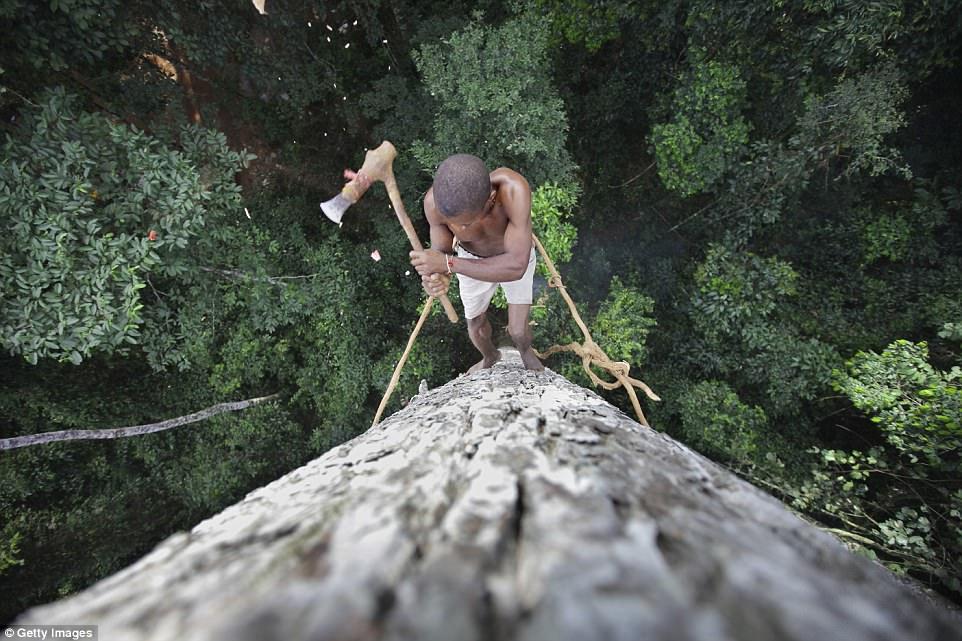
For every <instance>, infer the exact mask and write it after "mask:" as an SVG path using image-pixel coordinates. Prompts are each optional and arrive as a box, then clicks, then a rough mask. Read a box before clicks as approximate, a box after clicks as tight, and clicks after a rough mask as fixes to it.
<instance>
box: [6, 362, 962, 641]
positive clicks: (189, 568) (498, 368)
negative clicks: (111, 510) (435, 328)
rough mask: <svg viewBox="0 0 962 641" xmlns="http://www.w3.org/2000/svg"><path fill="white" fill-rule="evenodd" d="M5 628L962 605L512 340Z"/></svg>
mask: <svg viewBox="0 0 962 641" xmlns="http://www.w3.org/2000/svg"><path fill="white" fill-rule="evenodd" d="M17 623H35V624H52V623H71V624H83V623H86V624H98V625H99V626H100V630H99V631H100V638H101V639H104V640H109V641H114V640H115V639H171V640H174V639H176V640H178V641H180V640H185V639H230V640H232V641H233V640H242V641H243V640H251V641H269V640H272V639H277V640H285V641H286V640H300V639H304V640H307V639H311V640H317V639H338V640H362V639H363V640H367V639H372V640H373V639H398V640H401V639H412V640H413V639H418V640H430V639H439V640H445V641H457V640H462V639H463V640H475V639H477V640H480V639H523V640H531V641H563V640H566V639H571V640H572V641H575V640H576V641H588V640H592V639H624V640H625V641H638V640H639V639H671V640H685V639H704V640H705V641H721V640H724V639H779V640H785V639H812V640H813V641H816V640H817V641H824V640H826V639H845V640H846V641H857V640H859V639H893V640H894V639H899V640H904V639H913V640H918V641H922V640H926V639H931V640H933V641H934V640H936V639H938V640H939V641H946V640H949V639H962V624H960V620H959V618H958V617H957V615H956V614H954V613H951V612H949V611H948V610H944V609H941V608H939V607H937V606H936V605H934V604H933V603H932V602H930V601H929V600H928V599H926V598H923V597H922V596H920V595H919V594H918V593H916V592H915V591H913V590H910V589H909V588H908V587H906V586H904V585H903V584H902V583H901V582H900V581H898V580H897V579H896V578H895V577H894V576H893V575H892V574H891V573H889V572H888V571H887V570H885V569H884V568H882V567H881V566H879V565H877V564H875V563H873V562H872V561H869V560H868V559H866V558H863V557H860V556H856V555H854V554H852V553H850V552H849V551H848V550H847V549H846V548H845V547H844V546H843V545H842V544H841V543H839V542H838V541H837V540H836V539H835V538H833V537H832V536H831V535H829V534H827V533H825V532H822V531H820V530H818V529H817V528H815V527H813V526H811V525H809V524H808V523H806V522H805V521H804V520H802V519H800V518H798V517H797V516H795V515H793V514H792V513H791V512H789V511H788V510H787V509H786V508H785V506H784V505H782V504H781V503H780V502H779V501H777V500H775V499H773V498H772V497H771V496H769V495H767V494H765V493H764V492H762V491H760V490H758V489H756V488H755V487H753V486H751V485H750V484H748V483H746V482H744V481H742V480H740V479H738V478H737V477H735V476H733V475H732V474H731V473H729V472H727V471H726V470H724V469H722V468H720V467H719V466H717V465H715V464H714V463H712V462H711V461H709V460H707V459H705V458H704V457H702V456H700V455H699V454H697V453H695V452H693V451H691V450H689V449H688V448H686V447H684V446H683V445H681V444H679V443H678V442H676V441H674V440H672V439H671V438H669V437H667V436H665V435H663V434H661V433H659V432H657V431H654V430H652V429H649V428H645V427H642V426H640V425H639V424H638V423H636V422H635V421H634V420H632V419H630V418H628V417H627V416H625V415H624V414H623V413H622V412H620V411H619V410H617V409H616V408H614V407H613V406H611V405H609V404H608V403H606V402H605V401H604V400H602V399H601V398H600V397H598V396H597V395H596V394H594V393H593V392H590V391H588V390H585V389H583V388H581V387H578V386H575V385H573V384H571V383H569V382H568V381H567V380H565V379H564V378H562V377H561V376H559V375H557V374H555V373H553V372H551V371H545V372H543V373H534V372H528V371H525V370H524V369H522V368H521V365H520V360H519V359H518V356H517V352H505V359H504V360H503V361H502V362H501V363H499V364H497V365H495V367H494V368H492V369H491V370H487V371H483V372H480V373H478V374H474V375H472V376H466V377H460V378H458V379H455V380H453V381H451V382H450V383H448V384H447V385H445V386H443V387H441V388H438V389H435V390H431V391H428V392H425V393H422V394H420V395H418V396H417V397H415V398H414V399H413V400H412V402H411V403H410V404H409V405H408V406H407V407H406V408H405V409H404V410H402V411H400V412H398V413H397V414H395V415H394V416H391V417H390V418H388V419H387V420H385V421H384V422H382V423H380V424H379V425H377V426H376V427H373V428H371V429H370V430H368V431H367V432H366V433H365V434H363V435H361V436H359V437H357V438H355V439H354V440H352V441H350V442H349V443H346V444H344V445H341V446H340V447H337V448H334V449H333V450H331V451H329V452H327V453H326V454H324V455H323V456H321V457H320V458H317V459H315V460H314V461H312V462H311V463H309V464H307V465H305V466H304V467H302V468H300V469H298V470H295V471H293V472H291V473H290V474H288V475H286V476H284V477H283V478H280V479H278V480H277V481H274V482H273V483H271V484H269V485H267V486H265V487H263V488H260V489H258V490H256V491H254V492H251V493H250V494H249V495H248V496H247V497H246V498H244V499H243V500H242V501H240V502H239V503H237V504H236V505H233V506H231V507H229V508H228V509H226V510H224V511H223V512H221V513H220V514H218V515H216V516H214V517H212V518H210V519H208V520H206V521H204V522H202V523H200V524H199V525H197V526H196V527H195V528H194V529H193V530H191V531H190V532H189V533H178V534H175V535H173V536H171V537H170V538H168V539H167V540H165V541H163V542H162V543H161V544H159V545H158V546H157V547H156V548H155V549H154V550H153V551H152V552H151V553H150V554H148V555H147V556H145V557H144V558H143V559H141V560H140V561H138V562H137V563H135V564H134V565H132V566H131V567H129V568H127V569H125V570H123V571H121V572H119V573H117V574H115V575H114V576H111V577H108V578H106V579H104V580H103V581H101V582H99V583H97V584H96V585H94V586H92V587H91V588H89V589H87V590H85V591H84V592H81V593H79V594H77V595H75V596H72V597H69V598H67V599H65V600H63V601H60V602H57V603H54V604H49V605H46V606H41V607H37V608H33V609H31V610H29V611H27V612H26V613H25V614H24V615H22V616H21V617H20V619H19V620H18V621H17Z"/></svg>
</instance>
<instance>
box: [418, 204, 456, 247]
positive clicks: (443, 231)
mask: <svg viewBox="0 0 962 641" xmlns="http://www.w3.org/2000/svg"><path fill="white" fill-rule="evenodd" d="M424 217H425V218H426V219H427V221H428V224H430V225H431V249H436V250H438V251H439V252H443V253H445V254H451V253H454V234H452V233H451V230H450V229H448V226H447V225H445V224H444V222H443V221H442V220H441V212H439V211H438V208H437V206H436V205H435V204H434V188H431V189H428V193H427V194H425V195H424Z"/></svg>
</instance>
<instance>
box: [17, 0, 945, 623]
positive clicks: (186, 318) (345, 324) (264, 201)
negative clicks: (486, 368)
mask: <svg viewBox="0 0 962 641" xmlns="http://www.w3.org/2000/svg"><path fill="white" fill-rule="evenodd" d="M0 27H2V29H3V32H4V34H5V36H4V38H3V39H2V40H0V129H2V134H3V140H2V141H0V146H2V147H0V148H2V151H0V154H2V163H0V225H2V228H3V231H4V233H3V235H2V236H0V278H2V282H3V290H2V291H0V346H2V347H3V351H2V355H0V437H8V436H14V435H20V434H30V433H36V432H43V431H50V430H56V429H67V428H99V427H118V426H123V425H134V424H139V423H148V422H154V421H158V420H162V419H164V418H169V417H172V416H179V415H182V414H186V413H189V412H192V411H196V410H198V409H201V408H203V407H207V406H209V405H213V404H214V403H218V402H222V401H226V400H239V399H242V398H248V397H253V396H261V395H265V394H270V393H274V392H280V393H281V394H282V397H281V400H280V401H277V402H273V403H270V404H266V405H262V406H258V407H257V408H255V409H252V410H248V411H245V412H243V413H239V414H229V415H222V416H220V417H217V418H215V419H212V420H210V421H208V422H205V423H201V424H196V425H193V426H191V427H189V428H180V429H179V430H173V431H170V432H162V433H158V434H154V435H150V436H144V437H140V438H136V439H126V440H121V441H113V442H87V443H84V442H79V443H62V444H54V445H48V446H42V447H36V448H27V449H23V450H17V451H13V452H6V453H3V454H2V455H0V513H2V514H3V520H2V521H0V604H2V607H0V621H2V620H7V619H9V618H11V617H12V616H14V615H15V614H17V613H18V612H19V611H20V610H22V609H23V608H25V607H27V606H29V605H31V604H33V603H37V602H42V601H48V600H51V599H53V598H55V597H57V596H58V595H64V594H69V593H70V592H72V591H75V590H77V589H80V588H82V587H84V586H85V585H88V584H89V583H91V582H92V581H94V580H96V579H97V578H99V577H102V576H104V575H106V574H108V573H110V572H113V571H116V570H117V569H119V568H120V567H123V566H124V565H125V564H127V563H129V562H130V561H131V560H133V559H134V558H136V557H137V556H139V555H140V554H142V553H144V552H145V551H146V550H148V549H149V548H150V547H151V546H152V545H154V544H155V543H156V542H157V541H158V540H160V539H161V538H163V537H164V536H166V535H168V534H170V533H171V532H172V531H174V530H175V529H178V528H188V527H190V526H191V525H192V524H194V523H196V522H198V521H199V520H200V519H202V518H204V517H205V516H207V515H209V514H211V513H213V512H215V511H217V510H219V509H222V508H223V507H224V506H226V505H228V504H230V503H231V502H233V501H235V500H236V499H237V498H239V497H240V496H242V495H243V494H244V493H245V492H247V491H249V490H250V489H251V488H253V487H256V486H258V485H261V484H263V483H264V482H266V481H268V480H270V479H272V478H275V477H276V476H278V475H280V474H282V473H284V472H285V471H288V470H290V469H292V468H293V467H295V466H297V465H299V464H302V463H303V462H305V461H307V460H309V459H310V458H312V457H314V456H316V455H317V454H318V453H320V452H322V451H324V450H326V449H327V448H329V447H331V446H332V445H334V444H336V443H339V442H341V441H343V440H344V439H346V438H349V437H350V436H351V435H353V434H355V433H357V432H358V431H360V430H363V429H364V428H365V427H366V425H367V424H368V422H369V421H370V419H371V417H372V415H373V412H374V409H375V408H376V406H377V403H378V401H379V400H380V394H381V392H382V391H383V389H384V387H385V386H386V383H387V381H388V379H389V377H390V374H391V371H392V369H393V366H394V363H395V362H396V360H397V358H398V357H399V355H400V353H401V351H402V349H403V346H404V342H405V340H406V338H407V335H408V332H409V331H410V329H411V325H412V323H413V322H414V319H415V318H416V316H417V313H418V305H419V304H420V303H421V301H422V300H423V294H422V292H421V290H420V286H419V281H418V279H417V278H416V275H415V274H413V270H412V269H411V268H410V266H409V265H408V264H407V252H408V247H407V244H406V239H405V238H404V236H403V234H401V232H400V230H399V229H398V225H397V221H396V219H395V218H394V217H393V215H392V214H391V212H390V210H389V209H388V204H387V199H386V197H385V195H384V192H383V189H381V188H380V187H375V188H374V189H372V191H371V193H370V194H369V195H368V196H366V197H365V199H364V201H362V202H361V203H359V204H358V205H357V206H355V207H354V208H352V210H351V212H350V213H349V215H348V218H346V219H345V224H344V226H343V227H342V228H340V229H339V228H337V227H336V226H333V225H330V223H328V222H327V221H326V220H325V219H323V217H321V216H320V215H319V210H318V207H317V205H318V202H319V201H321V200H323V199H325V198H327V197H330V196H331V195H332V194H333V193H335V192H336V191H337V189H338V188H339V186H340V184H339V180H340V178H339V177H340V174H341V170H342V169H343V168H345V167H348V166H352V167H355V168H356V167H357V165H358V164H359V163H360V161H361V159H362V158H363V152H364V150H365V148H370V147H373V146H376V145H377V144H379V143H380V141H381V140H382V139H385V138H386V139H390V140H391V141H392V142H393V143H394V144H395V145H396V146H397V147H398V149H399V151H400V155H399V157H398V159H397V161H396V164H395V173H396V175H397V178H398V182H399V185H400V187H401V191H402V194H403V195H404V196H405V197H406V199H407V203H408V210H409V212H410V213H411V214H412V216H413V217H414V218H415V220H416V225H418V226H419V229H420V233H421V236H422V238H427V233H426V226H425V223H424V221H423V217H422V216H421V215H420V204H421V203H420V199H421V197H422V196H423V194H424V192H425V191H426V189H427V188H428V186H429V184H430V180H431V172H432V170H433V168H434V167H435V166H436V164H437V163H438V162H439V161H440V160H441V159H443V158H444V157H445V155H447V154H448V153H451V152H453V151H455V150H457V151H467V152H472V153H476V154H478V155H480V156H482V157H483V158H484V159H485V160H486V161H488V162H489V163H490V164H491V165H492V166H495V165H500V164H504V165H507V166H511V167H513V168H516V169H518V170H520V171H522V173H524V174H525V175H526V176H527V177H528V179H529V181H530V182H531V184H532V187H533V189H534V198H533V210H534V211H533V215H534V224H535V230H536V232H537V233H538V235H539V237H540V238H541V239H542V241H543V242H544V243H545V245H546V246H547V247H548V251H549V252H550V253H551V254H552V256H553V257H554V258H555V260H556V262H557V263H558V264H559V265H560V267H561V269H562V273H563V276H564V279H565V284H566V285H567V287H568V290H569V292H570V293H571V294H572V295H573V297H574V298H575V300H576V301H577V302H578V303H579V306H580V308H581V313H582V316H583V317H584V318H585V320H586V321H587V322H588V323H589V324H590V325H591V329H592V331H593V333H594V334H595V338H596V339H597V340H598V342H599V343H600V344H601V345H602V347H603V348H605V349H606V350H607V351H608V353H609V355H610V356H612V357H613V358H617V359H624V360H627V361H628V362H630V363H631V365H632V373H633V375H635V376H638V377H640V378H643V379H644V380H645V381H646V382H648V383H649V384H651V385H652V387H653V388H654V389H655V391H656V392H657V393H658V394H659V395H660V396H661V397H662V398H663V399H664V400H663V401H662V402H661V403H658V404H654V403H649V404H647V405H646V407H645V410H646V412H647V413H648V415H649V417H650V419H651V421H652V423H653V424H654V425H655V426H656V427H658V428H660V429H662V430H665V431H667V432H668V433H670V434H671V435H673V436H675V437H676V438H679V439H680V440H682V441H684V442H686V443H688V444H689V445H691V446H692V447H694V448H696V449H698V450H700V451H702V452H704V453H705V454H707V455H709V456H711V457H712V458H713V459H715V460H717V461H719V462H720V463H722V464H725V465H728V466H730V467H731V468H732V469H733V470H735V471H736V472H738V473H739V474H741V475H743V476H744V477H745V478H747V479H749V480H750V481H752V482H754V483H756V484H758V485H759V486H761V487H764V488H765V489H767V490H769V491H771V492H773V493H775V494H776V495H777V496H779V497H780V498H782V499H783V500H784V501H786V503H788V504H790V505H792V506H793V507H795V508H796V509H798V510H799V511H800V512H801V513H803V514H804V515H806V516H807V517H808V518H810V519H812V520H814V521H816V522H817V523H819V524H820V525H822V526H823V527H825V528H826V529H828V530H830V531H832V532H834V533H835V534H837V535H838V536H839V537H841V538H842V540H844V541H845V542H846V543H848V544H850V545H851V546H852V547H853V549H856V550H858V551H859V552H860V553H863V554H866V555H869V556H872V557H874V558H876V559H878V560H879V561H880V562H882V563H885V564H886V565H888V566H889V567H890V568H892V569H893V570H895V571H897V572H901V573H906V574H910V575H911V576H913V577H915V578H916V579H919V580H921V581H923V582H925V583H927V584H929V585H931V586H933V587H935V588H937V589H938V590H940V591H941V592H942V593H943V594H946V595H948V596H949V597H951V598H954V599H956V600H960V599H962V585H960V580H962V566H960V565H959V561H958V559H960V558H962V481H960V474H959V472H960V460H959V452H960V445H962V396H960V394H962V391H960V387H962V383H960V381H962V374H960V370H959V367H960V366H962V297H960V295H959V292H962V224H960V223H962V178H960V176H962V128H960V127H959V126H958V122H957V114H958V113H959V112H960V109H962V98H960V96H959V95H958V92H957V91H956V89H957V87H958V86H959V84H960V82H962V68H960V64H959V61H960V55H959V54H960V45H962V12H959V11H958V6H957V3H956V2H955V0H934V1H930V2H909V1H907V0H888V1H886V2H880V3H868V4H866V3H863V2H857V1H856V0H851V1H849V0H844V1H835V0H833V1H817V0H807V1H804V2H803V1H801V0H798V1H792V0H776V1H774V2H768V3H758V2H751V1H749V0H733V1H731V2H713V1H711V2H710V1H708V0H670V1H668V2H662V1H658V2H656V1H655V0H641V1H638V0H604V1H601V2H586V1H582V0H578V1H576V2H560V1H557V0H507V1H506V2H498V1H496V0H485V1H483V2H481V3H477V2H475V3H457V2H456V3H454V4H451V3H438V2H430V1H427V2H406V1H404V0H402V1H401V2H395V3H383V2H380V0H373V1H372V2H368V3H347V2H343V1H342V2H333V3H321V2H318V1H317V0H289V1H286V2H283V3H281V2H272V1H271V0H267V14H266V15H261V14H259V13H258V12H257V11H256V9H255V8H254V7H253V6H252V4H251V3H250V2H248V1H246V0H244V1H242V0H238V1H237V2H235V3H212V2H192V3H188V2H183V1H182V0H160V1H159V2H149V3H148V2H143V1H141V0H134V1H132V2H118V1H116V0H55V1H51V2H35V1H32V0H0ZM374 250H377V252H378V255H379V256H380V257H381V260H380V261H375V260H372V259H371V255H372V253H373V252H374ZM541 276H542V278H543V277H544V276H545V274H544V272H541ZM543 285H544V283H543V280H541V281H539V283H538V286H537V287H538V292H537V295H538V300H537V301H536V306H535V308H534V312H533V318H534V321H535V323H536V325H535V335H536V346H538V347H541V348H543V347H547V346H548V345H551V344H555V343H562V344H563V343H566V342H569V341H571V340H576V339H577V340H580V336H579V332H578V331H577V329H576V328H575V327H574V326H573V324H572V323H571V320H570V317H569V314H568V311H567V309H566V308H565V306H564V304H563V303H562V302H561V301H560V299H559V297H558V295H557V294H556V293H554V292H553V291H550V290H549V289H547V288H545V287H544V286H543ZM455 293H456V291H455V289H452V294H455ZM493 313H494V315H495V316H496V318H495V325H496V326H497V325H498V324H499V323H498V321H499V320H500V321H502V322H501V324H503V321H504V316H505V313H504V311H503V309H494V310H493ZM553 358H554V359H556V360H552V361H551V362H549V363H548V364H549V366H551V367H553V368H555V369H557V370H559V371H562V372H564V373H565V374H566V375H569V376H571V377H572V378H574V379H577V380H578V381H579V382H582V383H587V378H586V377H585V376H584V374H583V373H582V372H581V371H580V362H575V361H574V360H573V359H571V358H570V357H564V356H557V357H553ZM474 360H475V355H474V354H473V353H472V348H471V346H470V344H469V342H468V341H467V337H466V335H465V332H464V328H463V325H461V326H453V325H450V324H449V323H447V322H446V321H445V320H444V317H443V315H441V314H440V313H439V312H438V313H436V314H435V316H434V317H433V318H432V319H431V321H430V322H429V323H428V325H427V326H426V328H425V329H424V331H423V332H422V334H421V337H420V338H419V340H418V343H417V345H416V347H415V350H414V352H413V354H412V356H411V358H410V360H409V362H408V365H407V366H406V368H405V373H404V375H403V376H402V378H401V383H400V388H399V390H398V391H397V392H396V393H395V396H394V398H395V400H394V401H393V403H392V405H391V408H396V407H398V405H399V404H400V403H403V402H404V399H407V398H410V396H411V395H412V394H413V393H414V390H415V389H416V388H417V385H418V382H419V381H420V380H421V379H426V380H427V381H428V383H429V384H430V385H432V386H433V385H437V384H440V383H443V382H444V381H447V380H449V379H450V378H451V377H453V376H454V375H455V374H456V372H458V371H462V370H463V369H464V368H465V367H466V366H467V365H469V364H470V363H472V362H473V361H474ZM607 396H608V398H609V399H610V400H611V401H612V402H614V403H616V404H619V405H620V406H621V407H622V408H624V409H626V410H628V411H630V408H629V405H628V403H627V400H626V399H625V398H624V396H623V394H621V393H618V392H615V393H611V394H607ZM389 411H390V408H389Z"/></svg>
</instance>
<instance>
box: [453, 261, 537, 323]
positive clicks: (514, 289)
mask: <svg viewBox="0 0 962 641" xmlns="http://www.w3.org/2000/svg"><path fill="white" fill-rule="evenodd" d="M457 256H458V258H467V259H469V260H479V258H480V257H479V256H475V255H474V254H472V253H470V252H469V251H467V250H466V249H464V248H463V247H461V246H458V253H457ZM534 264H535V251H534V246H532V247H531V258H529V259H528V268H527V269H526V270H525V271H524V276H522V277H521V278H519V279H518V280H513V281H511V282H508V283H488V282H485V281H483V280H478V279H476V278H471V277H470V276H465V275H464V274H457V277H458V291H459V292H460V294H461V303H462V304H464V317H465V318H467V319H469V320H470V319H472V318H477V317H478V316H480V315H481V314H483V313H484V312H485V311H487V309H488V304H490V303H491V297H492V296H494V292H495V291H497V289H498V285H500V286H501V289H503V290H504V296H505V298H507V299H508V304H509V305H530V304H531V300H532V289H533V283H534Z"/></svg>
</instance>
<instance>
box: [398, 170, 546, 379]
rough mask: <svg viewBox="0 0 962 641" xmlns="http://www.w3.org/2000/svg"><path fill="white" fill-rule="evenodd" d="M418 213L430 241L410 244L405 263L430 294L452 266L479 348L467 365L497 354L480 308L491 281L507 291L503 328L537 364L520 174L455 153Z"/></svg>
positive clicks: (444, 283)
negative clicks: (417, 246)
mask: <svg viewBox="0 0 962 641" xmlns="http://www.w3.org/2000/svg"><path fill="white" fill-rule="evenodd" d="M424 215H425V216H426V217H427V219H428V222H429V223H430V224H431V249H426V250H424V251H412V252H411V264H412V265H414V268H415V269H417V271H418V273H419V274H421V279H422V281H423V282H424V287H425V289H427V291H428V293H429V294H431V295H433V296H438V295H440V294H443V293H445V292H446V291H447V289H448V285H449V284H450V282H451V274H457V276H458V287H459V290H460V293H461V302H462V303H463V304H464V316H465V318H466V319H467V322H468V336H470V337H471V342H472V343H474V346H475V347H476V348H478V351H479V352H481V356H482V359H481V361H480V362H479V363H477V364H475V365H474V366H473V367H471V369H470V370H469V372H475V371H477V370H479V369H481V368H485V367H491V366H492V365H494V364H495V363H496V362H497V361H498V359H500V358H501V354H500V352H498V350H497V348H496V347H495V346H494V343H492V342H491V323H490V322H488V316H487V313H486V312H487V309H488V304H489V303H490V302H491V297H492V296H493V295H494V292H495V290H496V289H497V288H498V286H499V285H500V286H501V287H502V289H504V293H505V296H506V298H507V299H508V334H509V335H510V336H511V340H512V341H513V342H514V344H515V347H517V348H518V352H520V354H521V360H522V361H524V366H525V367H526V368H528V369H532V370H542V369H544V366H543V365H542V364H541V361H540V360H538V357H537V356H535V354H534V351H533V350H532V349H531V339H532V337H531V328H530V327H529V326H528V316H529V313H530V312H531V299H532V283H533V279H534V265H535V251H534V247H533V246H532V242H531V188H530V187H528V181H527V180H525V179H524V176H522V175H521V174H519V173H518V172H516V171H512V170H511V169H507V168H504V167H501V168H499V169H495V170H494V171H492V172H491V173H490V174H489V173H488V170H487V168H486V167H485V166H484V162H483V161H482V160H481V159H480V158H477V157H476V156H470V155H468V154H457V155H454V156H451V157H449V158H448V159H447V160H445V161H444V162H442V163H441V165H440V166H439V167H438V171H437V174H435V177H434V184H433V186H432V187H431V189H429V190H428V193H427V194H426V195H425V197H424ZM455 240H457V246H455Z"/></svg>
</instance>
